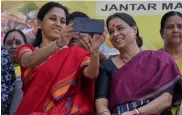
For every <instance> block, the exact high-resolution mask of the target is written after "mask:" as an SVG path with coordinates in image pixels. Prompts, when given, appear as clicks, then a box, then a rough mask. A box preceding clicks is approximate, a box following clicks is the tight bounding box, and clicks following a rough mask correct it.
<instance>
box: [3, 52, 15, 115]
mask: <svg viewBox="0 0 182 115" xmlns="http://www.w3.org/2000/svg"><path fill="white" fill-rule="evenodd" d="M1 62H2V63H1V67H2V69H1V104H2V105H1V114H9V107H10V104H11V101H12V94H13V89H14V86H15V80H16V77H15V71H14V68H13V63H12V62H11V58H10V56H9V54H8V52H7V50H6V49H1Z"/></svg>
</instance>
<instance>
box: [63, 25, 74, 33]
mask: <svg viewBox="0 0 182 115" xmlns="http://www.w3.org/2000/svg"><path fill="white" fill-rule="evenodd" d="M73 29H74V28H73V26H68V27H65V28H64V29H63V31H64V32H72V31H73Z"/></svg>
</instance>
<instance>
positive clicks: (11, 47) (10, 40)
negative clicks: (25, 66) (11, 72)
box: [5, 31, 25, 62]
mask: <svg viewBox="0 0 182 115" xmlns="http://www.w3.org/2000/svg"><path fill="white" fill-rule="evenodd" d="M5 40H6V41H5V48H6V49H7V50H8V53H9V54H10V56H11V58H12V60H13V62H15V61H16V51H17V49H18V47H19V46H20V45H22V44H25V42H24V39H23V36H22V35H21V34H20V33H19V32H17V31H14V32H11V33H10V34H8V36H7V37H6V39H5Z"/></svg>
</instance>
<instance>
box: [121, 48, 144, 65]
mask: <svg viewBox="0 0 182 115" xmlns="http://www.w3.org/2000/svg"><path fill="white" fill-rule="evenodd" d="M141 51H142V49H140V51H139V52H138V53H136V54H135V55H134V56H133V57H131V59H130V60H129V61H131V60H132V59H133V58H134V57H136V56H137V55H138V54H139V53H140V52H141ZM120 59H121V61H122V62H123V63H124V64H126V63H128V62H129V61H127V62H126V61H124V60H123V58H120Z"/></svg>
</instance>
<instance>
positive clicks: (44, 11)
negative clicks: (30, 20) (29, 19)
mask: <svg viewBox="0 0 182 115" xmlns="http://www.w3.org/2000/svg"><path fill="white" fill-rule="evenodd" d="M54 7H57V8H61V9H63V10H64V12H65V15H66V18H67V17H68V14H69V12H68V9H67V7H65V6H63V5H61V4H59V3H58V2H48V3H46V4H45V5H43V6H42V7H41V8H40V10H39V12H38V14H37V19H38V20H40V21H42V20H43V19H44V17H45V15H46V14H47V13H48V12H49V11H50V10H51V9H52V8H54ZM41 42H42V35H41V29H38V31H37V34H36V39H35V41H34V43H33V45H34V47H37V46H39V45H40V44H41Z"/></svg>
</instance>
